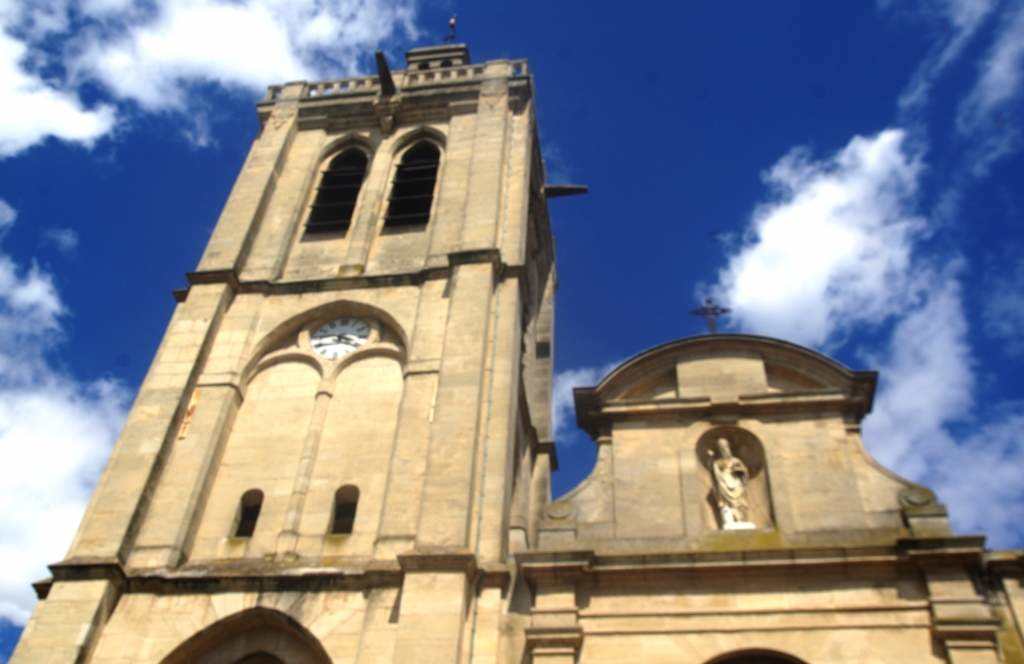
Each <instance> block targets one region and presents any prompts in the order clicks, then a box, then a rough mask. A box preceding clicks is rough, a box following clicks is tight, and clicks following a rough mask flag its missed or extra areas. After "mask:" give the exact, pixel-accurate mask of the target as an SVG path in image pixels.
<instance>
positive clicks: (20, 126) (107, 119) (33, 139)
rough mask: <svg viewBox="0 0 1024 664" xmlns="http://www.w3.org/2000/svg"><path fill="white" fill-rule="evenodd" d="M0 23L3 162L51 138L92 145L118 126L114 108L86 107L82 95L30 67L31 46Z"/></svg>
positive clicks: (0, 96)
mask: <svg viewBox="0 0 1024 664" xmlns="http://www.w3.org/2000/svg"><path fill="white" fill-rule="evenodd" d="M3 27H4V26H3V24H2V23H0V106H2V107H3V109H4V119H3V122H0V158H2V157H8V156H11V155H14V154H17V153H19V152H21V151H22V150H24V149H26V148H28V147H30V146H32V145H35V144H37V143H40V142H42V141H43V140H45V139H46V138H47V137H49V136H53V137H56V138H59V139H62V140H65V141H70V142H73V143H80V144H82V145H86V146H89V145H92V144H93V142H95V141H96V139H98V138H99V137H100V136H103V135H104V134H106V133H108V132H109V131H110V130H111V129H112V128H113V126H114V116H115V114H114V109H113V107H112V106H110V105H109V104H100V105H97V106H95V107H94V108H91V109H90V108H86V107H85V105H84V104H83V103H82V102H81V100H80V99H79V98H78V96H77V94H76V93H75V92H73V91H69V90H67V89H62V88H60V87H55V86H52V85H50V84H49V83H48V82H46V81H44V80H43V79H42V78H41V77H40V76H38V75H36V74H33V73H31V72H30V71H29V70H28V69H26V67H25V61H26V59H27V58H28V57H29V53H28V52H29V47H28V45H26V44H25V43H24V42H22V41H19V40H18V39H15V38H14V37H12V36H10V35H9V34H7V33H5V32H4V30H3Z"/></svg>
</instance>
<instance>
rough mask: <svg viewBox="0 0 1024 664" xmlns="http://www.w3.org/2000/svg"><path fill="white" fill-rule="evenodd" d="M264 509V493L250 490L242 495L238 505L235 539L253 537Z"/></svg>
mask: <svg viewBox="0 0 1024 664" xmlns="http://www.w3.org/2000/svg"><path fill="white" fill-rule="evenodd" d="M262 508H263V492H262V491H260V490H259V489H249V490H248V491H246V492H245V493H243V494H242V499H241V500H240V501H239V503H238V523H237V525H236V526H235V537H252V534H253V533H254V532H256V522H257V521H258V520H259V518H260V510H261V509H262Z"/></svg>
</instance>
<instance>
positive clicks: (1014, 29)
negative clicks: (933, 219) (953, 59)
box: [957, 5, 1024, 178]
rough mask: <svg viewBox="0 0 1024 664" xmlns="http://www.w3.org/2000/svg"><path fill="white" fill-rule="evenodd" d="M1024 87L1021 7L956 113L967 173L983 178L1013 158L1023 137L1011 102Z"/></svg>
mask: <svg viewBox="0 0 1024 664" xmlns="http://www.w3.org/2000/svg"><path fill="white" fill-rule="evenodd" d="M1022 87H1024V5H1022V6H1020V7H1019V8H1018V9H1017V10H1016V11H1015V12H1012V13H1010V14H1008V15H1007V16H1006V17H1004V20H1003V21H1002V22H1001V25H1000V27H999V29H998V31H997V34H996V37H995V40H994V41H993V44H992V46H991V48H990V49H989V51H988V53H987V55H986V56H985V57H984V58H983V59H982V61H981V62H980V63H979V65H978V79H977V81H976V83H975V85H974V87H973V88H972V89H971V91H970V93H969V94H968V95H967V96H966V97H965V98H964V99H963V101H962V102H961V103H960V107H959V109H958V110H957V129H958V130H959V132H960V134H961V135H962V136H964V137H965V138H966V139H968V140H969V148H968V156H967V163H966V167H967V169H968V171H969V172H970V173H971V175H973V176H974V177H975V178H983V177H985V176H987V175H988V173H989V170H990V169H991V167H992V164H994V163H995V162H996V161H998V160H999V159H1001V158H1003V157H1004V156H1006V155H1009V154H1012V153H1013V152H1016V151H1017V150H1018V149H1019V148H1020V145H1021V131H1020V128H1019V124H1018V123H1019V120H1018V118H1017V115H1018V114H1017V112H1016V108H1015V107H1014V102H1016V101H1017V100H1019V99H1020V96H1021V89H1022Z"/></svg>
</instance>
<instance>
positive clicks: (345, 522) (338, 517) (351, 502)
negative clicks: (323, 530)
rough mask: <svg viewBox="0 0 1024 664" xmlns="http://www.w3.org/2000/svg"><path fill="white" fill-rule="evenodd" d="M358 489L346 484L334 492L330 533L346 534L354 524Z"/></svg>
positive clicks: (357, 504)
mask: <svg viewBox="0 0 1024 664" xmlns="http://www.w3.org/2000/svg"><path fill="white" fill-rule="evenodd" d="M358 506H359V489H358V488H356V487H354V486H352V485H351V484H346V485H345V486H343V487H341V488H340V489H338V490H337V491H336V492H335V494H334V516H333V517H332V518H331V534H332V535H348V534H349V533H351V532H352V528H354V527H355V525H356V507H358Z"/></svg>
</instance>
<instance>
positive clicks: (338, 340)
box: [12, 44, 1024, 664]
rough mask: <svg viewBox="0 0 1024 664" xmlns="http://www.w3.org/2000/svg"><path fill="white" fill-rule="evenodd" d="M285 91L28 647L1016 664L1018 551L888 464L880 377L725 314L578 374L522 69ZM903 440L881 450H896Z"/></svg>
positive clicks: (446, 55) (410, 59) (77, 652)
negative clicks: (559, 438) (566, 340)
mask: <svg viewBox="0 0 1024 664" xmlns="http://www.w3.org/2000/svg"><path fill="white" fill-rule="evenodd" d="M406 65H407V66H406V68H405V69H404V70H396V71H394V72H392V71H391V70H390V69H389V67H388V66H387V63H386V61H384V60H383V56H378V68H379V72H378V75H377V76H373V77H361V78H350V79H344V80H336V81H325V82H315V83H309V82H295V83H288V84H285V85H282V86H274V87H272V88H270V90H269V91H268V94H267V96H266V97H265V98H264V99H263V101H261V102H260V103H259V105H258V113H259V117H260V121H261V130H260V133H259V136H258V137H257V138H256V139H255V140H254V142H253V145H252V148H251V151H250V153H249V155H248V157H247V159H246V161H245V164H244V165H243V167H242V170H241V173H240V175H239V177H238V179H237V181H236V184H235V186H234V188H233V189H232V191H231V194H230V196H229V198H228V201H227V203H226V205H225V208H224V210H223V213H222V215H221V217H220V220H219V222H218V224H217V226H216V228H215V230H214V232H213V235H212V237H211V239H210V241H209V244H208V246H207V248H206V251H205V253H204V254H203V256H202V259H201V260H200V263H199V266H198V267H197V269H196V271H194V272H191V273H189V274H188V287H187V288H186V289H183V290H181V291H179V292H177V293H176V298H177V300H178V304H177V306H176V309H175V311H174V314H173V316H172V318H171V321H170V323H169V325H168V329H167V332H166V335H165V337H164V339H163V341H162V343H161V345H160V347H159V349H158V351H157V355H156V357H155V359H154V361H153V364H152V366H151V368H150V370H149V372H148V374H147V376H146V378H145V380H144V382H143V384H142V386H141V388H140V390H139V393H138V396H137V398H136V401H135V403H134V405H133V407H132V410H131V412H130V414H129V417H128V420H127V422H126V425H125V428H124V431H123V433H122V434H121V437H120V439H119V440H118V442H117V445H116V447H115V449H114V451H113V454H112V456H111V459H110V461H109V464H108V466H107V468H106V470H105V472H104V473H103V475H102V477H101V479H100V481H99V483H98V484H97V487H96V490H95V493H94V495H93V497H92V500H91V502H90V504H89V507H88V509H87V511H86V513H85V516H84V518H83V520H82V524H81V526H80V528H79V530H78V533H77V535H76V536H75V538H74V541H73V544H72V545H71V548H70V550H69V552H68V554H67V557H66V558H65V559H64V560H62V561H60V562H57V563H55V564H53V565H52V566H51V570H52V578H49V579H46V580H44V581H41V582H39V583H37V584H36V591H37V594H38V596H39V603H38V605H37V607H36V610H35V612H34V614H33V616H32V618H31V621H30V622H29V624H28V625H27V627H26V629H25V631H24V633H23V635H22V638H21V641H20V643H19V645H18V647H17V649H16V650H15V653H14V656H13V660H12V661H13V662H15V663H17V664H28V663H37V662H38V663H53V664H57V663H62V664H63V663H67V664H71V663H78V662H81V663H89V664H115V663H116V664H126V663H129V662H152V663H161V662H162V663H167V664H179V663H185V662H198V663H225V664H233V663H245V664H260V663H263V664H267V663H271V664H273V663H280V662H287V663H288V664H293V663H294V664H307V663H309V664H314V663H315V664H323V663H326V662H344V663H352V664H371V663H372V664H376V663H380V662H423V663H431V664H433V663H437V664H442V663H443V664H485V663H486V664H491V663H494V664H529V663H531V662H532V663H533V664H573V663H575V662H580V663H581V664H612V663H613V662H615V663H619V662H622V661H631V660H632V661H637V660H639V661H643V662H647V663H653V664H660V663H665V664H669V663H673V664H690V663H692V664H711V663H714V664H727V663H731V664H743V663H746V664H752V663H761V664H773V663H776V664H778V663H786V662H789V663H793V662H798V663H800V662H802V663H805V664H841V663H850V664H853V663H866V662H870V663H878V664H881V663H886V664H905V663H910V662H913V663H917V662H921V663H933V662H934V663H939V662H952V663H954V664H974V663H978V664H980V663H986V664H989V663H991V664H994V663H997V662H1017V663H1020V662H1024V646H1022V635H1021V625H1022V624H1024V587H1022V581H1021V580H1022V578H1024V573H1022V569H1024V559H1022V557H1021V553H1020V552H1019V551H1016V552H1012V551H1003V552H998V551H990V550H988V549H986V548H985V542H984V538H983V537H980V536H963V535H956V534H954V533H953V532H952V531H951V529H950V527H949V522H948V518H947V513H946V510H945V508H944V507H943V505H942V504H941V502H940V500H939V498H940V497H937V496H935V495H934V494H933V493H932V492H931V491H930V490H928V489H927V488H926V487H923V486H919V485H916V484H914V483H912V482H910V481H908V480H906V479H904V478H901V477H899V476H897V475H895V474H893V473H892V472H890V471H889V470H887V469H885V468H883V467H881V466H880V465H879V464H878V463H877V462H875V461H874V460H873V459H872V458H871V457H870V455H869V454H868V453H867V452H866V451H865V449H864V446H863V444H862V441H861V435H860V423H861V420H862V418H863V417H864V416H865V415H866V414H867V413H868V412H869V411H870V410H871V405H872V398H873V394H874V389H875V380H876V376H875V374H874V373H872V372H861V371H851V370H850V369H848V368H846V367H844V366H841V365H839V364H837V363H836V362H834V361H832V360H831V359H829V358H827V357H825V356H822V355H820V354H818V353H816V352H814V351H811V350H808V349H806V348H801V347H798V346H795V345H793V344H789V343H786V342H784V341H781V340H777V339H769V338H764V337H756V336H747V335H722V334H710V335H706V336H700V337H695V338H689V339H682V340H677V341H672V342H669V343H666V344H664V345H661V346H658V347H656V348H653V349H650V350H647V351H645V352H642V353H640V354H638V355H636V356H635V357H633V358H632V359H630V360H628V361H626V362H625V363H623V364H622V365H621V366H619V367H618V368H616V369H615V370H614V371H612V372H611V373H610V374H609V375H608V376H607V377H605V378H604V379H603V380H602V381H601V382H600V383H599V384H598V385H596V386H593V387H590V388H583V389H577V390H576V392H575V399H576V415H577V420H578V423H579V425H580V427H581V428H583V429H584V430H585V431H587V432H588V433H589V434H590V436H591V438H592V439H593V442H594V444H595V445H596V447H597V462H596V465H595V468H594V470H593V472H592V473H591V475H590V476H589V477H588V478H587V479H586V480H584V481H583V482H582V483H581V484H580V485H579V486H578V487H576V488H575V489H574V490H572V491H570V492H569V493H568V494H566V495H564V496H561V497H559V498H557V499H552V497H551V491H550V477H551V472H552V471H553V470H554V469H555V468H557V455H556V448H555V445H554V441H553V440H552V430H551V421H550V402H551V388H552V361H553V359H552V358H553V352H554V292H555V286H556V271H555V253H554V241H553V237H552V233H551V228H550V224H549V220H548V211H547V202H546V201H547V198H549V197H551V196H554V195H558V194H560V193H566V190H565V189H564V188H563V189H560V188H558V187H555V186H551V185H549V184H547V183H546V182H545V178H544V168H543V162H542V159H541V155H540V146H539V142H538V138H537V126H536V118H535V114H534V101H533V99H534V87H533V81H532V78H531V76H530V73H529V70H528V66H527V63H526V62H525V61H521V60H497V61H491V62H486V63H483V64H475V63H472V62H471V61H470V59H469V53H468V49H466V47H464V46H461V45H455V44H449V45H445V46H436V47H426V48H419V49H413V50H412V51H410V52H409V53H408V54H407V63H406ZM883 442H884V441H883Z"/></svg>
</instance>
